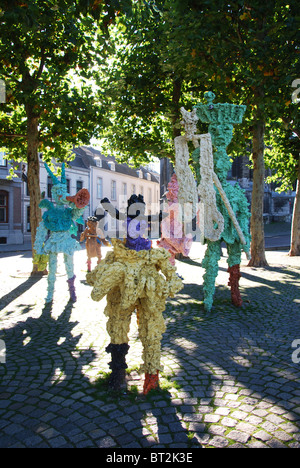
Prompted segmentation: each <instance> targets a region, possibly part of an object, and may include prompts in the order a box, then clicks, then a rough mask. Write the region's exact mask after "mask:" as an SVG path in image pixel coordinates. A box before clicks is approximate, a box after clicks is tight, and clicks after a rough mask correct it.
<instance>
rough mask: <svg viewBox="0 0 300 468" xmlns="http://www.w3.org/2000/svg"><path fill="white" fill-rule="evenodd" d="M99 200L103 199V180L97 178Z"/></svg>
mask: <svg viewBox="0 0 300 468" xmlns="http://www.w3.org/2000/svg"><path fill="white" fill-rule="evenodd" d="M97 198H100V199H101V198H103V179H102V177H98V178H97Z"/></svg>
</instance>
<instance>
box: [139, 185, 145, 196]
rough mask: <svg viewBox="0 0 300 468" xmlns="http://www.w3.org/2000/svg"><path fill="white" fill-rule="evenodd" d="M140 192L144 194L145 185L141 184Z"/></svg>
mask: <svg viewBox="0 0 300 468" xmlns="http://www.w3.org/2000/svg"><path fill="white" fill-rule="evenodd" d="M140 194H141V195H143V196H144V187H143V185H141V186H140Z"/></svg>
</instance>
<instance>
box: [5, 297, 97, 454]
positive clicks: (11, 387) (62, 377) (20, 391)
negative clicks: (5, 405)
mask: <svg viewBox="0 0 300 468" xmlns="http://www.w3.org/2000/svg"><path fill="white" fill-rule="evenodd" d="M72 307H73V303H71V302H68V303H67V304H66V306H65V307H64V309H63V310H62V312H61V314H60V315H59V316H58V317H57V318H54V317H52V315H51V312H52V304H51V303H49V304H46V305H45V306H44V308H43V310H42V311H41V315H40V316H39V317H38V318H32V317H29V318H27V319H26V320H24V321H22V320H20V321H19V322H18V323H16V324H15V325H14V326H13V327H10V328H7V329H2V331H1V338H3V340H4V342H5V346H6V364H5V366H2V368H0V400H1V398H2V397H3V396H2V395H5V398H6V400H7V401H9V402H10V404H9V410H10V411H9V412H8V411H7V409H6V410H5V411H4V412H2V410H1V406H0V414H1V418H2V421H3V424H5V421H7V423H9V422H11V420H10V419H9V418H8V416H9V413H10V414H15V418H16V420H18V421H21V420H22V423H18V425H19V431H16V432H15V433H14V434H11V433H9V432H8V433H7V434H6V433H5V428H4V429H3V433H2V437H1V438H0V439H1V443H0V447H6V446H10V444H17V446H18V444H21V446H22V444H24V446H26V447H27V446H29V447H30V446H40V447H49V446H51V442H49V441H51V440H53V439H52V437H54V436H55V434H59V433H60V432H61V429H62V427H63V433H64V435H65V436H66V444H67V434H73V433H74V434H79V433H80V432H81V428H80V426H78V424H75V423H74V422H73V420H72V414H73V412H74V408H76V407H78V403H79V401H78V400H77V399H76V398H75V399H74V398H73V397H74V394H75V393H76V392H78V391H80V390H82V389H83V388H89V385H90V384H89V381H88V379H87V378H86V377H85V376H84V371H83V368H84V367H85V366H87V365H88V364H89V363H90V362H91V361H93V359H94V352H93V350H90V349H83V350H81V349H78V348H77V345H78V343H79V340H80V337H81V335H80V334H79V335H76V336H73V334H72V331H73V329H74V328H75V327H76V325H77V323H78V322H76V321H75V322H72V321H70V317H71V313H72ZM63 401H65V404H62V406H61V403H62V402H63ZM2 413H3V414H2ZM7 418H8V419H7ZM51 419H53V420H52V421H51ZM50 421H51V424H50ZM47 431H48V432H47ZM53 443H54V442H53Z"/></svg>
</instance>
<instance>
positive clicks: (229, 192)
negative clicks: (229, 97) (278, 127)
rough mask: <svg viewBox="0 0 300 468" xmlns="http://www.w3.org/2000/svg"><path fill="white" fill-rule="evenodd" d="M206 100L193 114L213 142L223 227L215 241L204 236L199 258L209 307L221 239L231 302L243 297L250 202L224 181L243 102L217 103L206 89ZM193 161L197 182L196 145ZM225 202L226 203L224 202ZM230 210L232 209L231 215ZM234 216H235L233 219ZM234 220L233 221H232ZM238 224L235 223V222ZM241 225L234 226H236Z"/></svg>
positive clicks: (198, 171) (248, 237)
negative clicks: (242, 270) (243, 256)
mask: <svg viewBox="0 0 300 468" xmlns="http://www.w3.org/2000/svg"><path fill="white" fill-rule="evenodd" d="M204 97H205V99H206V102H207V103H206V104H198V105H196V106H195V109H196V115H197V117H198V119H199V120H200V121H201V122H203V123H208V124H209V125H208V132H209V133H210V135H211V141H212V146H213V161H214V172H215V174H216V176H217V179H218V185H220V188H219V190H218V189H217V187H216V186H215V189H216V204H217V208H218V210H219V212H220V213H221V214H222V216H223V218H224V229H223V232H222V234H221V236H220V238H219V239H218V240H217V241H211V240H208V239H206V240H205V243H206V244H207V249H206V252H205V256H204V259H203V262H202V266H203V268H204V269H205V274H204V277H203V290H204V307H205V309H206V310H211V308H212V305H213V297H214V292H215V280H216V277H217V275H218V261H219V260H220V257H221V243H222V242H225V244H226V246H227V252H228V260H227V263H228V272H229V283H228V285H229V286H230V287H231V300H232V303H233V304H234V305H235V306H237V307H240V306H241V305H242V299H241V295H240V291H239V279H240V276H241V275H240V263H241V253H242V251H244V252H245V253H246V255H247V256H249V249H250V232H249V219H250V212H249V205H248V201H247V198H246V195H245V192H244V190H243V189H242V188H241V187H240V186H239V184H238V183H236V184H235V185H232V184H230V183H229V182H228V181H227V174H228V171H229V169H230V168H231V162H230V159H229V156H228V154H227V152H226V148H227V147H228V145H229V143H230V142H231V140H232V135H233V126H234V125H235V124H239V123H241V122H242V119H243V116H244V113H245V110H246V106H244V105H234V104H228V103H224V104H223V103H217V104H215V103H214V102H213V101H214V99H215V95H214V93H212V92H207V93H205V95H204ZM192 158H193V161H194V163H195V172H196V177H197V183H198V184H199V182H200V177H201V175H200V174H201V171H200V168H199V148H197V149H195V150H194V152H193V154H192ZM222 191H223V193H225V195H226V197H227V200H228V201H229V204H230V206H231V208H232V211H231V210H228V206H226V204H225V203H224V198H226V197H222V196H221V193H222ZM227 205H228V204H227ZM230 212H233V213H232V214H234V215H235V216H234V215H230ZM234 218H235V219H234ZM234 221H235V222H234ZM236 221H237V223H238V226H237V223H236ZM238 227H239V228H240V229H237V228H238Z"/></svg>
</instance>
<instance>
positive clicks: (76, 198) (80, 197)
mask: <svg viewBox="0 0 300 468" xmlns="http://www.w3.org/2000/svg"><path fill="white" fill-rule="evenodd" d="M66 200H68V201H69V202H71V203H74V204H75V206H76V208H79V209H81V208H84V207H85V206H87V205H88V203H89V201H90V193H89V191H88V190H87V189H85V188H82V189H80V190H79V192H77V193H76V195H73V196H70V195H68V196H67V197H66Z"/></svg>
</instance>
